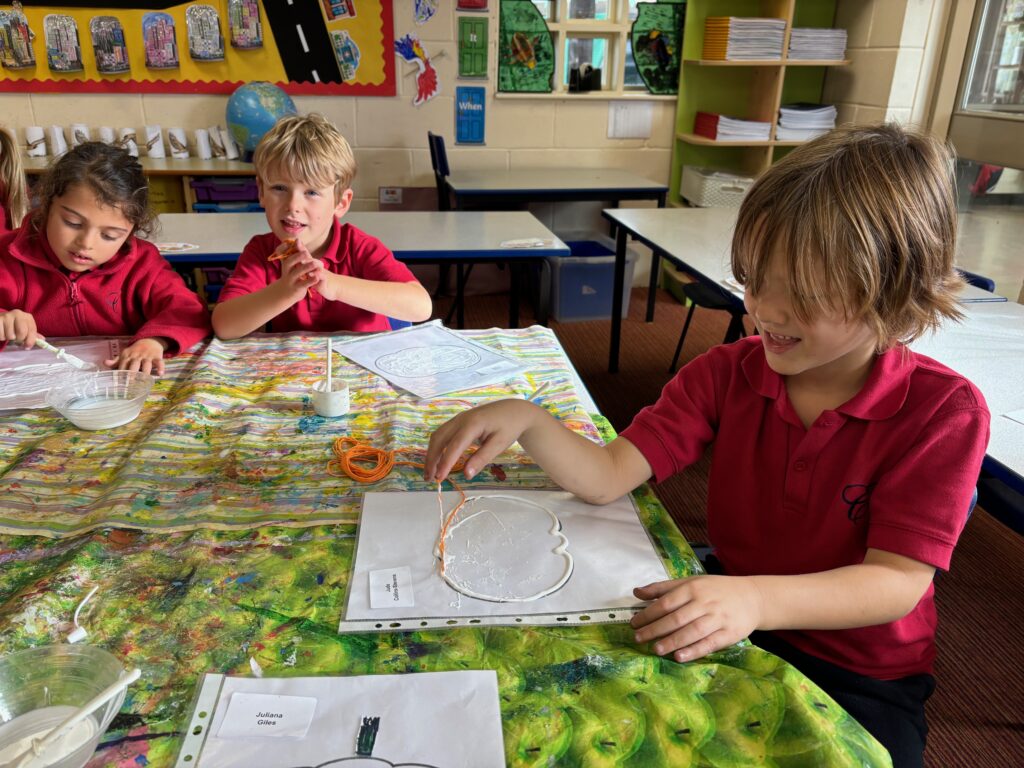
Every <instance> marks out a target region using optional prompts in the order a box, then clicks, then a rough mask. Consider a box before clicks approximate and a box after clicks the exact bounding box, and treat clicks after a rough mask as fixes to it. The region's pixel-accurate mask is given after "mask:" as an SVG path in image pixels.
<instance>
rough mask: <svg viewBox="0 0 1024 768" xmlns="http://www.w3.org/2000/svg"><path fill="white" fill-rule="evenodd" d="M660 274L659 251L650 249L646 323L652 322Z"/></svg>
mask: <svg viewBox="0 0 1024 768" xmlns="http://www.w3.org/2000/svg"><path fill="white" fill-rule="evenodd" d="M660 274H661V251H659V250H658V249H657V248H652V249H651V280H650V282H649V283H648V287H647V322H648V323H653V322H654V299H655V297H656V295H657V293H658V278H659V277H660Z"/></svg>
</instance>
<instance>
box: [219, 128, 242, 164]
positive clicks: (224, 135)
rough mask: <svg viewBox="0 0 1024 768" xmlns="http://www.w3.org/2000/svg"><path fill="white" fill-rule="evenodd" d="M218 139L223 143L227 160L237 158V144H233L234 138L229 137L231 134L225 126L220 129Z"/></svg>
mask: <svg viewBox="0 0 1024 768" xmlns="http://www.w3.org/2000/svg"><path fill="white" fill-rule="evenodd" d="M220 140H221V142H222V143H223V144H224V155H225V156H226V157H227V159H228V160H237V159H238V146H237V145H236V144H235V140H234V139H233V138H231V134H230V133H229V132H228V130H227V128H221V129H220Z"/></svg>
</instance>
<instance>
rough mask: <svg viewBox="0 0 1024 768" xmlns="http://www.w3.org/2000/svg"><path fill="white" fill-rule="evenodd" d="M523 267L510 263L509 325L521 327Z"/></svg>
mask: <svg viewBox="0 0 1024 768" xmlns="http://www.w3.org/2000/svg"><path fill="white" fill-rule="evenodd" d="M521 278H522V267H521V266H520V265H519V264H513V263H512V262H511V261H510V262H509V264H508V283H509V285H508V289H509V290H508V327H509V328H518V327H519V285H520V283H521V282H522V280H521Z"/></svg>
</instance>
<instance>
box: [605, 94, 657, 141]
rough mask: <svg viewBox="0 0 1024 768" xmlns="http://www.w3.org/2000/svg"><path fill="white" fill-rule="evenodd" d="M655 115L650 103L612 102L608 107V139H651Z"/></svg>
mask: <svg viewBox="0 0 1024 768" xmlns="http://www.w3.org/2000/svg"><path fill="white" fill-rule="evenodd" d="M653 114H654V110H653V105H652V104H651V102H649V101H612V102H611V103H610V104H609V105H608V138H609V139H649V138H651V121H652V116H653Z"/></svg>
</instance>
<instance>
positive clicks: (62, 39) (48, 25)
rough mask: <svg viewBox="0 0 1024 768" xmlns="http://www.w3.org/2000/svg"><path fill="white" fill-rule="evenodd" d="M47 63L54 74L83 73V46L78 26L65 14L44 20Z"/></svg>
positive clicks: (53, 15) (48, 16)
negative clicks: (79, 38)
mask: <svg viewBox="0 0 1024 768" xmlns="http://www.w3.org/2000/svg"><path fill="white" fill-rule="evenodd" d="M43 36H44V37H45V38H46V61H47V63H48V64H49V65H50V70H51V71H53V72H81V71H82V45H81V43H80V42H79V40H78V25H77V24H76V23H75V20H74V19H73V18H71V17H70V16H67V15H66V14H63V13H50V14H47V15H46V17H45V18H44V19H43Z"/></svg>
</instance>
